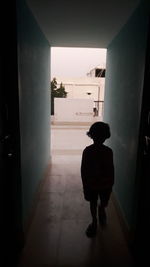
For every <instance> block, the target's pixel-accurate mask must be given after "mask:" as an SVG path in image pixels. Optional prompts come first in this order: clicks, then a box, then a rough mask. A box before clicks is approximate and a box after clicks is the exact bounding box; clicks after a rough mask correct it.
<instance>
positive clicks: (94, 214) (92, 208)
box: [86, 201, 97, 237]
mask: <svg viewBox="0 0 150 267" xmlns="http://www.w3.org/2000/svg"><path fill="white" fill-rule="evenodd" d="M90 211H91V215H92V223H90V224H89V226H88V228H87V230H86V234H87V236H88V237H93V236H95V234H96V230H97V201H90Z"/></svg>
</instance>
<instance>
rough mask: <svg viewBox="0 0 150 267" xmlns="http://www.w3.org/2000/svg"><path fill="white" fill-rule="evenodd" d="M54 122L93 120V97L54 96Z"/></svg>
mask: <svg viewBox="0 0 150 267" xmlns="http://www.w3.org/2000/svg"><path fill="white" fill-rule="evenodd" d="M54 107H55V114H54V122H55V123H58V122H92V121H93V101H92V100H91V99H71V98H70V99H69V98H54Z"/></svg>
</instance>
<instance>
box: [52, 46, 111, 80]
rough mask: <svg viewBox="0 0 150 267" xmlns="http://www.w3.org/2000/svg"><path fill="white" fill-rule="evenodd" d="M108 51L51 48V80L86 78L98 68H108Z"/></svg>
mask: <svg viewBox="0 0 150 267" xmlns="http://www.w3.org/2000/svg"><path fill="white" fill-rule="evenodd" d="M106 53H107V49H100V48H70V47H69V48H68V47H51V79H53V78H54V77H86V75H87V73H88V72H89V71H90V70H91V69H93V68H95V67H97V66H99V65H100V66H102V67H105V66H106Z"/></svg>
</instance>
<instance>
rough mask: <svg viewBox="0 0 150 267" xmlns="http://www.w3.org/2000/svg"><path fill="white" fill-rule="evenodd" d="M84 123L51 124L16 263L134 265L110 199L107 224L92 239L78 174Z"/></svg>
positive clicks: (26, 265)
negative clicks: (42, 173)
mask: <svg viewBox="0 0 150 267" xmlns="http://www.w3.org/2000/svg"><path fill="white" fill-rule="evenodd" d="M86 131H87V127H66V126H63V127H62V126H61V127H52V133H51V145H52V164H51V165H50V168H49V172H48V174H47V177H46V179H45V182H44V184H43V186H42V188H41V192H40V196H39V200H38V203H37V207H36V210H35V213H34V217H33V220H32V224H31V226H30V228H29V232H28V235H27V239H26V245H25V247H24V250H23V253H22V257H21V260H20V263H19V267H35V266H37V267H96V266H97V267H98V266H103V267H107V266H109V267H113V266H122V267H127V266H128V267H129V266H130V267H133V266H134V265H133V259H132V256H131V254H130V252H129V249H128V246H127V243H126V240H125V238H124V234H123V232H122V229H121V226H120V223H119V219H118V216H117V213H116V210H115V207H114V205H113V202H112V200H110V204H109V207H108V210H107V215H108V224H107V226H106V228H104V229H103V228H102V227H101V226H100V225H99V226H98V230H97V235H96V237H95V238H92V239H89V238H88V237H87V236H86V235H85V230H86V228H87V226H88V224H89V222H91V215H90V210H89V203H88V202H87V201H85V200H84V196H83V191H82V182H81V176H80V163H81V151H82V149H83V148H84V147H85V145H88V144H89V143H90V142H91V140H90V139H89V138H88V137H87V136H86Z"/></svg>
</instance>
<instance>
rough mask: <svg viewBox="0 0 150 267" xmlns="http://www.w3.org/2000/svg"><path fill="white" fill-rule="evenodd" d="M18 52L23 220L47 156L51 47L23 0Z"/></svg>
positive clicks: (19, 24) (41, 174) (45, 164)
mask: <svg viewBox="0 0 150 267" xmlns="http://www.w3.org/2000/svg"><path fill="white" fill-rule="evenodd" d="M18 54H19V58H18V62H19V105H20V128H21V130H20V131H21V169H22V193H23V215H24V220H26V218H27V216H28V214H29V211H30V208H31V205H32V201H33V197H34V194H35V192H36V190H37V188H38V184H39V182H40V180H41V179H42V178H43V175H44V171H45V168H46V166H47V164H48V161H49V156H50V141H49V140H50V96H49V83H50V47H49V43H48V42H47V40H46V39H45V37H44V35H43V33H42V32H41V30H40V28H39V27H38V25H37V23H36V21H35V19H34V17H33V16H32V14H31V12H30V11H29V9H28V7H27V6H26V4H25V3H24V1H19V2H18Z"/></svg>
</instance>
